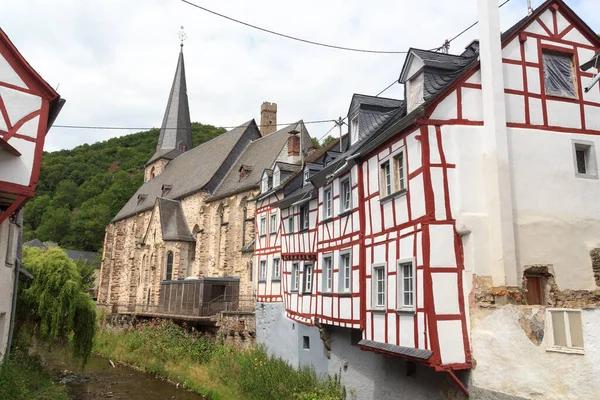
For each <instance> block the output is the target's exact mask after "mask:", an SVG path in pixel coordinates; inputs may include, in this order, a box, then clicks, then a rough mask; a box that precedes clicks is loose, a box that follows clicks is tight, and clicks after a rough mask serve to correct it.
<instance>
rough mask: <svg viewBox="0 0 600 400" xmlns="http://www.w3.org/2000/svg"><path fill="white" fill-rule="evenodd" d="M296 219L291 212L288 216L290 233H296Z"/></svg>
mask: <svg viewBox="0 0 600 400" xmlns="http://www.w3.org/2000/svg"><path fill="white" fill-rule="evenodd" d="M294 217H295V215H294V214H292V213H291V212H290V214H289V215H288V233H294Z"/></svg>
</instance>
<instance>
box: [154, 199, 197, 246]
mask: <svg viewBox="0 0 600 400" xmlns="http://www.w3.org/2000/svg"><path fill="white" fill-rule="evenodd" d="M156 201H157V203H158V210H159V212H160V226H161V229H162V237H163V240H164V241H170V240H174V241H182V242H194V241H195V239H194V237H193V236H192V232H191V231H190V228H189V226H188V224H187V222H186V220H185V215H184V214H183V209H182V208H181V202H180V201H177V200H171V199H166V198H164V197H159V198H158V199H156Z"/></svg>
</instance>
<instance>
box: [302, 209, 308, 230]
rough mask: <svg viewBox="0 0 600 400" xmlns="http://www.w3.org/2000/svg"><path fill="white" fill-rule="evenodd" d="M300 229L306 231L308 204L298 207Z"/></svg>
mask: <svg viewBox="0 0 600 400" xmlns="http://www.w3.org/2000/svg"><path fill="white" fill-rule="evenodd" d="M300 229H302V230H306V229H308V204H304V205H302V206H300Z"/></svg>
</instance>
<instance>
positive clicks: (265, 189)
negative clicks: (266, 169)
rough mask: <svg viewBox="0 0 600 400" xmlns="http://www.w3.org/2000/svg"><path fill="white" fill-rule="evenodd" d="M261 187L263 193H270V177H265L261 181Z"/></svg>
mask: <svg viewBox="0 0 600 400" xmlns="http://www.w3.org/2000/svg"><path fill="white" fill-rule="evenodd" d="M260 187H261V192H262V193H267V192H268V191H269V177H268V176H267V175H265V176H263V178H262V179H261V181H260Z"/></svg>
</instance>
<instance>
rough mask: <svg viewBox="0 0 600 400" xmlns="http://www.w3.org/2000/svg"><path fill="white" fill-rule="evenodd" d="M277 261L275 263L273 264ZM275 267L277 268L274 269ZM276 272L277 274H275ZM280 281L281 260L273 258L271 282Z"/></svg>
mask: <svg viewBox="0 0 600 400" xmlns="http://www.w3.org/2000/svg"><path fill="white" fill-rule="evenodd" d="M275 261H277V262H275ZM275 266H277V268H275ZM275 272H277V273H275ZM280 280H281V259H280V258H278V257H273V260H271V281H280Z"/></svg>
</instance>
